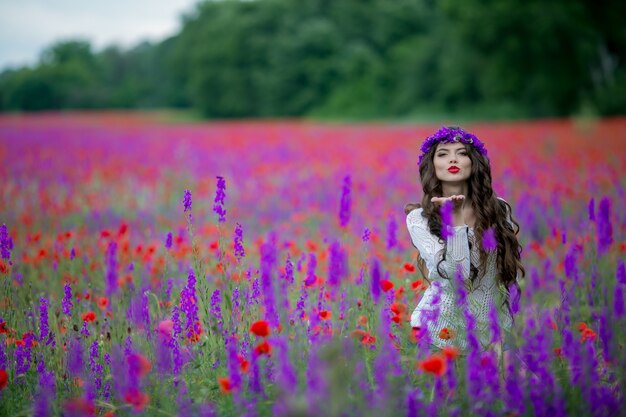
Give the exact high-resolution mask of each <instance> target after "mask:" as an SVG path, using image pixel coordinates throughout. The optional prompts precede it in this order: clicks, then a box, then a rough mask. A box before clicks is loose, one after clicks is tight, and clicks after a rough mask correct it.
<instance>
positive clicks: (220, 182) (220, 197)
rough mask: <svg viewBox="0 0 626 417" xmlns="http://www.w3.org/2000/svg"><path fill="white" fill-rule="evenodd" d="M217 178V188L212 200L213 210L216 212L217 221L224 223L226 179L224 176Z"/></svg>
mask: <svg viewBox="0 0 626 417" xmlns="http://www.w3.org/2000/svg"><path fill="white" fill-rule="evenodd" d="M216 178H217V190H216V191H215V200H214V201H213V202H214V204H213V211H214V212H215V213H216V214H218V215H219V216H220V217H219V222H220V223H224V222H225V221H226V210H225V209H224V198H225V197H226V192H225V191H226V180H225V179H224V177H220V176H218V177H216Z"/></svg>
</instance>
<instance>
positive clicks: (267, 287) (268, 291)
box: [261, 243, 279, 325]
mask: <svg viewBox="0 0 626 417" xmlns="http://www.w3.org/2000/svg"><path fill="white" fill-rule="evenodd" d="M275 251H276V249H275V248H274V245H272V244H271V243H265V244H263V245H262V246H261V286H262V288H263V301H265V318H266V320H267V321H269V322H270V323H271V324H272V325H278V320H279V318H278V313H277V311H276V302H275V300H274V286H273V285H272V282H273V280H272V267H273V265H274V262H275V260H276V253H275Z"/></svg>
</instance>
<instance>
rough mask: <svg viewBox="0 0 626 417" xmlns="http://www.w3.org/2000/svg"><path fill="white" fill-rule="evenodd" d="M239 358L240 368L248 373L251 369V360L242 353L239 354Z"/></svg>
mask: <svg viewBox="0 0 626 417" xmlns="http://www.w3.org/2000/svg"><path fill="white" fill-rule="evenodd" d="M237 359H239V369H241V372H242V373H244V374H247V373H248V371H249V370H250V362H248V361H247V360H246V358H244V357H243V356H241V355H237Z"/></svg>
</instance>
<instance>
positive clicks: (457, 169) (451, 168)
mask: <svg viewBox="0 0 626 417" xmlns="http://www.w3.org/2000/svg"><path fill="white" fill-rule="evenodd" d="M460 170H461V169H460V168H459V167H457V166H454V165H453V166H451V167H450V168H448V172H451V173H453V174H456V173H457V172H459V171H460Z"/></svg>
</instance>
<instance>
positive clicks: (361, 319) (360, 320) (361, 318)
mask: <svg viewBox="0 0 626 417" xmlns="http://www.w3.org/2000/svg"><path fill="white" fill-rule="evenodd" d="M357 323H359V324H360V325H361V326H367V316H359V318H358V320H357Z"/></svg>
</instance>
